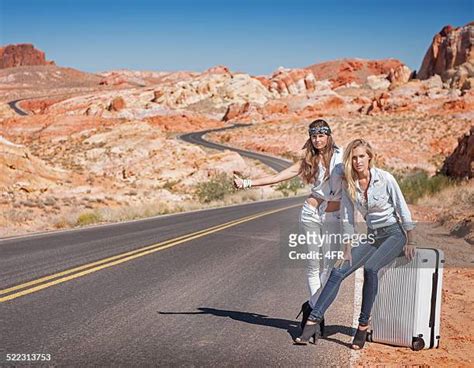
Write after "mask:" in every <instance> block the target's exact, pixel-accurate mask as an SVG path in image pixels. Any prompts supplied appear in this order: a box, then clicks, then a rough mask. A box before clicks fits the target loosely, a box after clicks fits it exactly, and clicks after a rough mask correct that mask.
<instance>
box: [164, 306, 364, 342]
mask: <svg viewBox="0 0 474 368" xmlns="http://www.w3.org/2000/svg"><path fill="white" fill-rule="evenodd" d="M158 313H159V314H164V315H169V314H171V315H175V314H180V315H197V314H211V315H213V316H217V317H228V318H232V319H233V320H236V321H240V322H245V323H250V324H253V325H260V326H268V327H273V328H279V329H282V330H286V331H287V332H288V334H289V335H291V337H292V339H295V338H296V337H298V336H299V335H300V333H301V330H300V327H299V322H296V321H293V320H288V319H281V318H271V317H268V316H266V315H264V314H258V313H249V312H239V311H230V310H225V309H215V308H205V307H201V308H198V311H197V312H158ZM338 333H342V334H344V335H347V336H353V335H354V333H355V329H353V328H352V327H345V326H340V325H329V326H326V331H325V337H324V338H325V339H327V340H329V341H332V342H335V343H337V344H340V345H343V346H346V347H350V345H349V344H346V343H344V342H342V341H339V340H337V339H334V338H330V337H329V336H332V335H335V334H338Z"/></svg>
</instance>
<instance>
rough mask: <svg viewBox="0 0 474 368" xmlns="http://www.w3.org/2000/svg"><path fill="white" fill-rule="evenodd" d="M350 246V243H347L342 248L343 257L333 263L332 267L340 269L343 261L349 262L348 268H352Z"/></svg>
mask: <svg viewBox="0 0 474 368" xmlns="http://www.w3.org/2000/svg"><path fill="white" fill-rule="evenodd" d="M351 252H352V245H351V243H347V244H346V246H345V248H344V257H343V258H342V259H338V260H337V262H336V263H335V265H334V267H335V268H339V267H341V266H342V265H343V264H344V262H345V261H349V266H352V253H351Z"/></svg>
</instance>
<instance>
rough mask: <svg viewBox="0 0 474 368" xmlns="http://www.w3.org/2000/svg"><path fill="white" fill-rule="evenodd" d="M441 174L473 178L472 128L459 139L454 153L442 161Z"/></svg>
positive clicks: (473, 130) (473, 131) (473, 144)
mask: <svg viewBox="0 0 474 368" xmlns="http://www.w3.org/2000/svg"><path fill="white" fill-rule="evenodd" d="M441 172H442V173H443V174H445V175H448V176H454V177H457V178H469V179H471V178H473V177H474V126H472V127H471V130H470V132H469V133H466V134H464V136H463V137H461V138H460V139H459V143H458V146H457V147H456V149H455V150H454V152H453V153H452V154H451V155H450V156H449V157H447V158H446V160H445V161H444V164H443V167H442V169H441Z"/></svg>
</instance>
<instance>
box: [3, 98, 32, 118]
mask: <svg viewBox="0 0 474 368" xmlns="http://www.w3.org/2000/svg"><path fill="white" fill-rule="evenodd" d="M23 100H24V99H23V98H22V99H20V100H15V101H10V102H9V103H8V106H10V108H11V109H13V111H15V112H16V113H17V114H18V115H22V116H25V115H28V113H27V112H26V111H24V110H22V109H21V108H20V107H19V106H18V105H17V103H18V102H20V101H23Z"/></svg>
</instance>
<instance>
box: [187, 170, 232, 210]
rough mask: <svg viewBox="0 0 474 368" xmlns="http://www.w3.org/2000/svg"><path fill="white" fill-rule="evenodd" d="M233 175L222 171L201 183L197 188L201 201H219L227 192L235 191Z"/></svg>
mask: <svg viewBox="0 0 474 368" xmlns="http://www.w3.org/2000/svg"><path fill="white" fill-rule="evenodd" d="M234 190H235V189H234V184H233V182H232V177H230V176H228V175H227V174H226V173H220V174H217V175H214V176H212V177H211V179H210V180H208V181H206V182H202V183H199V184H198V185H197V189H196V195H197V197H198V199H199V202H201V203H209V202H212V201H219V200H222V199H223V198H224V196H225V195H226V194H230V193H233V192H234Z"/></svg>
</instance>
